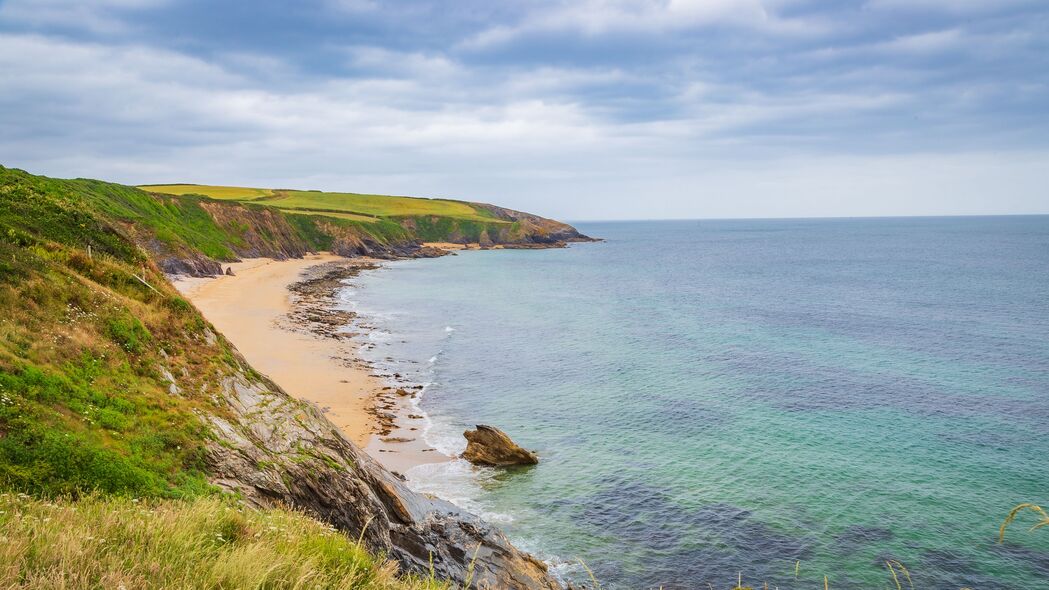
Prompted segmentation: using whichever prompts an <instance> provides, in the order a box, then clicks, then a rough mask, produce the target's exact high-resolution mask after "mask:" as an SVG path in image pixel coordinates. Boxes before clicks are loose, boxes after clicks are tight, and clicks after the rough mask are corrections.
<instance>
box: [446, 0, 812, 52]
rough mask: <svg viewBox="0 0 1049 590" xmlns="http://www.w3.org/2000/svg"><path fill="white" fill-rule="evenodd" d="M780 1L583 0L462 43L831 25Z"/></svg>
mask: <svg viewBox="0 0 1049 590" xmlns="http://www.w3.org/2000/svg"><path fill="white" fill-rule="evenodd" d="M790 3H791V2H785V1H783V0H780V1H778V2H775V1H773V2H770V1H768V0H583V1H568V2H561V3H557V4H556V5H555V6H553V7H550V8H548V9H547V8H544V9H543V10H536V11H534V12H531V13H529V14H528V15H527V16H526V17H525V18H524V19H523V20H522V21H521V22H519V23H516V24H512V25H497V26H494V27H491V28H489V29H487V30H484V31H481V32H479V33H478V34H476V35H474V36H473V37H471V38H470V39H468V40H467V41H465V42H464V43H463V44H462V45H461V46H462V47H463V48H464V49H470V50H478V49H483V48H486V47H490V46H493V45H499V44H503V43H508V42H510V41H512V40H514V39H517V38H519V37H522V36H525V35H529V34H535V33H543V32H558V33H578V34H582V35H586V36H598V35H604V34H609V33H645V34H659V33H662V32H670V31H681V30H688V29H696V28H703V27H711V26H728V27H737V28H742V29H749V30H754V31H760V32H763V33H768V34H776V35H787V36H794V35H804V36H808V35H817V34H822V33H825V32H827V31H828V27H829V25H828V24H827V23H824V22H821V21H819V20H817V19H815V18H810V19H807V20H803V19H796V18H783V17H780V16H779V15H778V14H777V10H776V9H777V8H780V7H781V6H784V5H788V4H790Z"/></svg>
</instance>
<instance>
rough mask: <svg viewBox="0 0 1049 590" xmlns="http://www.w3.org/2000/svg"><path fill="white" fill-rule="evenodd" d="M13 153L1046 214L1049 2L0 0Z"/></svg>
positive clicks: (585, 207)
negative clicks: (231, 0)
mask: <svg viewBox="0 0 1049 590" xmlns="http://www.w3.org/2000/svg"><path fill="white" fill-rule="evenodd" d="M0 163H2V164H4V165H6V166H13V167H19V168H25V169H27V170H29V171H31V172H36V173H42V174H48V175H51V176H62V177H73V176H87V177H96V178H104V179H107V180H114V181H119V182H125V183H147V182H175V181H180V182H195V183H208V184H236V185H251V186H267V187H288V188H317V189H328V190H340V189H341V190H353V191H360V192H378V193H391V194H411V195H421V196H442V197H453V198H462V199H470V200H483V201H490V202H495V203H499V204H502V205H506V206H511V207H515V208H519V209H525V210H530V211H534V212H537V213H541V214H546V215H550V216H556V217H561V218H565V219H576V220H578V219H625V218H680V217H685V218H688V217H780V216H842V215H844V216H851V215H914V214H980V213H1035V212H1041V213H1049V2H1047V1H1046V0H825V1H821V0H580V1H576V2H567V1H534V2H533V1H520V2H511V1H508V2H493V1H491V0H457V1H454V2H440V1H421V2H403V1H402V2H393V3H386V2H381V1H379V0H298V1H295V2H271V1H269V0H252V1H241V2H223V1H216V0H209V1H204V0H188V1H187V0H183V1H180V0H0Z"/></svg>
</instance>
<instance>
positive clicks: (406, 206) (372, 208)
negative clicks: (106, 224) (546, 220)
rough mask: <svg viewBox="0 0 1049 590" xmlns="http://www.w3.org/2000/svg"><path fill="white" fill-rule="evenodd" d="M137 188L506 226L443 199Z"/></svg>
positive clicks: (332, 211)
mask: <svg viewBox="0 0 1049 590" xmlns="http://www.w3.org/2000/svg"><path fill="white" fill-rule="evenodd" d="M141 188H143V189H145V190H148V191H152V192H157V193H165V194H173V195H193V194H195V195H203V196H206V197H210V198H213V199H223V200H233V201H243V202H256V203H265V204H266V205H269V206H272V207H277V208H279V209H282V210H285V211H295V212H312V213H318V214H322V215H333V216H337V215H342V214H356V215H358V216H362V217H369V218H374V217H406V216H407V217H414V216H424V215H425V216H441V217H451V218H455V219H466V220H474V221H487V222H498V223H506V222H505V221H502V220H499V219H496V218H495V217H493V216H492V214H491V213H490V212H489V211H487V210H486V209H483V208H478V207H474V206H472V205H470V204H469V203H465V202H462V201H452V200H447V199H422V198H416V197H396V196H388V195H369V194H361V193H326V192H320V191H299V190H284V189H260V188H245V187H231V186H206V185H196V184H174V185H144V186H142V187H141Z"/></svg>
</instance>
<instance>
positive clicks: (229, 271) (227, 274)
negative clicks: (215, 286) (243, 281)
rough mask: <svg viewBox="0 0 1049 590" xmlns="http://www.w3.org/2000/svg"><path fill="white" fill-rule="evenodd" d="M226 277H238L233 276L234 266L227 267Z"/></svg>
mask: <svg viewBox="0 0 1049 590" xmlns="http://www.w3.org/2000/svg"><path fill="white" fill-rule="evenodd" d="M226 276H229V277H232V276H236V275H234V274H233V267H232V266H227V267H226Z"/></svg>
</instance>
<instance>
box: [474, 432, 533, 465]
mask: <svg viewBox="0 0 1049 590" xmlns="http://www.w3.org/2000/svg"><path fill="white" fill-rule="evenodd" d="M463 436H465V437H466V440H467V443H466V452H464V453H463V459H466V460H467V461H469V462H471V463H473V464H475V465H488V466H492V467H507V466H510V465H535V464H537V463H539V456H538V455H536V454H535V453H533V452H532V451H529V450H527V449H522V448H521V447H519V446H518V445H517V443H515V442H514V441H513V440H511V439H510V437H509V436H507V435H506V433H505V432H503V431H502V430H499V429H498V428H495V427H494V426H485V425H484V424H478V425H477V429H476V430H467V431H466V432H464V433H463Z"/></svg>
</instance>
